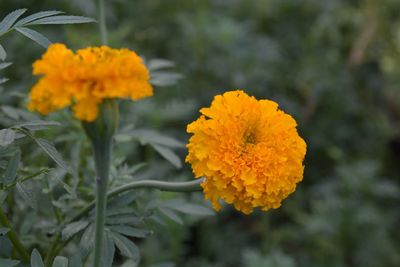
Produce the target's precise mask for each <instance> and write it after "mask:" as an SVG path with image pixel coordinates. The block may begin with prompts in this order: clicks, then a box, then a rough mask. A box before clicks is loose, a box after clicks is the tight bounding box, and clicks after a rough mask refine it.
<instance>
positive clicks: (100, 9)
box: [97, 0, 108, 45]
mask: <svg viewBox="0 0 400 267" xmlns="http://www.w3.org/2000/svg"><path fill="white" fill-rule="evenodd" d="M97 5H98V7H97V8H98V17H99V28H100V38H101V44H103V45H107V44H108V38H107V27H106V15H105V11H104V0H97Z"/></svg>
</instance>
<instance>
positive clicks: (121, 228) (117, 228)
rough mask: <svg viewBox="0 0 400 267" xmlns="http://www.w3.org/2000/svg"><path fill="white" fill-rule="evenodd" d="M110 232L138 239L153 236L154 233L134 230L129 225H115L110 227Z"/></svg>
mask: <svg viewBox="0 0 400 267" xmlns="http://www.w3.org/2000/svg"><path fill="white" fill-rule="evenodd" d="M109 228H110V230H112V231H114V232H118V233H120V234H123V235H126V236H131V237H138V238H146V237H148V236H149V235H151V234H152V233H153V232H152V231H149V230H145V229H139V228H134V227H131V226H129V225H113V226H110V227H109Z"/></svg>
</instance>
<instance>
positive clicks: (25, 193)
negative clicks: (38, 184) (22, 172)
mask: <svg viewBox="0 0 400 267" xmlns="http://www.w3.org/2000/svg"><path fill="white" fill-rule="evenodd" d="M17 190H18V192H19V193H20V194H21V196H22V198H23V199H24V200H25V201H26V202H27V204H28V205H29V206H30V207H32V208H33V209H34V210H37V200H36V198H35V196H34V195H33V192H32V190H30V189H28V188H27V187H26V186H25V184H21V183H17Z"/></svg>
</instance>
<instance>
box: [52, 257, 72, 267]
mask: <svg viewBox="0 0 400 267" xmlns="http://www.w3.org/2000/svg"><path fill="white" fill-rule="evenodd" d="M52 267H68V259H67V258H66V257H62V256H57V257H56V258H55V259H54V262H53V265H52Z"/></svg>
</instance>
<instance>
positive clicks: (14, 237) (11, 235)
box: [0, 208, 30, 262]
mask: <svg viewBox="0 0 400 267" xmlns="http://www.w3.org/2000/svg"><path fill="white" fill-rule="evenodd" d="M0 223H1V224H2V225H3V226H5V227H7V228H9V229H10V230H9V231H8V233H7V237H8V239H9V240H10V241H11V243H12V244H13V246H14V248H15V249H16V250H17V251H18V253H19V254H20V256H21V258H22V261H23V262H29V258H30V257H29V254H28V252H27V251H26V249H25V247H24V245H23V244H22V242H21V240H20V239H19V237H18V234H17V232H15V230H14V229H13V227H12V225H11V223H10V221H9V220H8V218H7V215H6V214H5V213H4V211H3V209H2V208H0Z"/></svg>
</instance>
